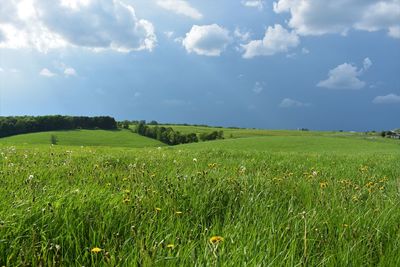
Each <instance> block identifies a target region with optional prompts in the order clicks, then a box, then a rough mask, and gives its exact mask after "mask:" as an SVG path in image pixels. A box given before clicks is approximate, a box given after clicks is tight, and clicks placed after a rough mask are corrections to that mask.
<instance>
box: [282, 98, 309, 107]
mask: <svg viewBox="0 0 400 267" xmlns="http://www.w3.org/2000/svg"><path fill="white" fill-rule="evenodd" d="M310 105H311V104H310V103H303V102H300V101H298V100H294V99H291V98H285V99H283V100H282V102H281V103H280V104H279V106H280V107H281V108H302V107H309V106H310Z"/></svg>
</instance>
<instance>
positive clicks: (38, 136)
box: [0, 130, 164, 147]
mask: <svg viewBox="0 0 400 267" xmlns="http://www.w3.org/2000/svg"><path fill="white" fill-rule="evenodd" d="M52 135H53V136H55V137H56V139H57V144H58V145H66V146H111V147H155V146H164V144H163V143H161V142H159V141H157V140H154V139H150V138H147V137H144V136H141V135H138V134H135V133H132V132H131V131H128V130H115V131H105V130H72V131H52V132H40V133H30V134H20V135H15V136H10V137H5V138H0V144H6V145H21V144H26V145H40V144H51V136H52Z"/></svg>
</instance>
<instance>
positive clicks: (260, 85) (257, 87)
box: [253, 82, 265, 94]
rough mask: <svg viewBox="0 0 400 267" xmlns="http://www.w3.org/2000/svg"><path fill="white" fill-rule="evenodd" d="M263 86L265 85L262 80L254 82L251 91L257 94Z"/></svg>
mask: <svg viewBox="0 0 400 267" xmlns="http://www.w3.org/2000/svg"><path fill="white" fill-rule="evenodd" d="M264 87H265V83H264V82H256V83H255V84H254V87H253V92H254V93H256V94H259V93H261V92H262V91H263V90H264Z"/></svg>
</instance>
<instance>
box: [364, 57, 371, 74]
mask: <svg viewBox="0 0 400 267" xmlns="http://www.w3.org/2000/svg"><path fill="white" fill-rule="evenodd" d="M371 66H372V61H371V59H369V58H368V57H367V58H365V59H364V61H363V70H364V71H366V70H368V69H369V68H370V67H371Z"/></svg>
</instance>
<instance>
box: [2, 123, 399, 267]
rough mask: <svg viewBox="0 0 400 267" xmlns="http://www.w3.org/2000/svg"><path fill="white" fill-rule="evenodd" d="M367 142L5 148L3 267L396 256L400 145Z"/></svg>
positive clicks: (355, 260)
mask: <svg viewBox="0 0 400 267" xmlns="http://www.w3.org/2000/svg"><path fill="white" fill-rule="evenodd" d="M126 133H127V134H129V132H128V131H126ZM130 134H131V135H134V134H132V133H130ZM58 136H59V135H58ZM59 137H60V136H59ZM271 138H276V137H271ZM302 138H303V140H305V139H306V138H307V137H302ZM321 138H322V137H321ZM328 139H329V138H328ZM343 139H345V138H343ZM48 140H49V139H47V142H48ZM282 140H284V139H282ZM317 140H318V141H319V142H321V139H317ZM337 140H341V139H339V138H338V139H337ZM237 141H239V140H231V141H230V142H237ZM350 141H352V140H350ZM360 141H362V142H364V143H363V144H364V145H365V146H373V149H371V150H370V151H369V152H366V151H364V153H362V154H360V153H355V154H354V153H352V152H351V148H349V149H348V150H347V153H346V154H335V153H328V151H326V153H317V152H315V151H314V152H293V151H289V152H279V153H275V152H273V153H271V152H258V151H239V150H237V151H235V150H231V151H228V150H226V149H218V148H217V149H203V150H192V147H191V146H192V145H190V146H188V145H186V146H180V147H177V148H176V149H171V148H166V147H164V148H161V149H156V148H148V149H135V150H132V149H123V148H119V149H116V148H115V149H110V148H95V147H88V148H81V147H63V146H60V145H59V146H54V147H52V146H49V145H47V146H41V147H40V146H37V147H24V146H18V147H13V146H5V145H3V146H0V168H1V169H0V171H1V180H0V266H3V265H4V266H296V265H298V266H399V265H400V258H399V257H398V251H399V246H400V242H399V240H400V230H399V227H398V222H399V221H400V210H399V198H398V192H399V184H398V183H399V181H398V178H399V177H400V155H399V153H394V152H393V151H391V150H382V151H381V152H377V151H375V150H374V149H375V147H374V145H373V144H375V143H373V142H367V141H366V140H360ZM61 142H62V138H61V137H60V143H61ZM218 142H227V141H225V140H223V141H216V142H210V143H199V145H200V144H203V145H211V144H214V143H215V144H217V143H218ZM253 142H254V140H253ZM261 142H262V140H260V143H259V144H261ZM282 142H283V141H282ZM282 142H281V143H282ZM379 144H384V143H379ZM282 145H284V143H282ZM341 145H343V143H342V144H341ZM304 147H305V146H304ZM384 148H387V147H385V146H384ZM213 236H221V237H223V238H224V241H220V242H219V243H214V244H212V243H210V238H211V237H213ZM168 245H169V246H168ZM171 245H172V246H171ZM93 248H99V250H100V251H99V252H97V253H96V252H95V251H93V252H92V249H93Z"/></svg>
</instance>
